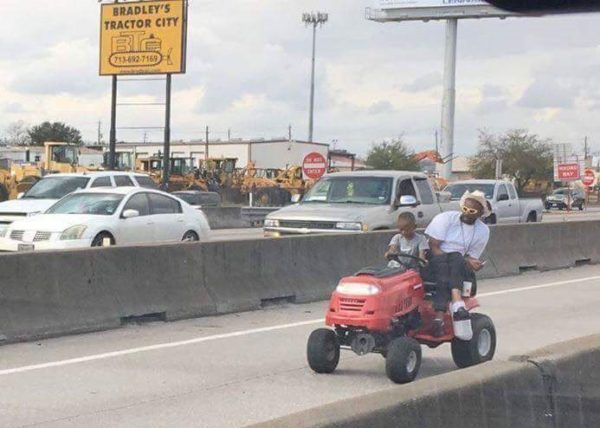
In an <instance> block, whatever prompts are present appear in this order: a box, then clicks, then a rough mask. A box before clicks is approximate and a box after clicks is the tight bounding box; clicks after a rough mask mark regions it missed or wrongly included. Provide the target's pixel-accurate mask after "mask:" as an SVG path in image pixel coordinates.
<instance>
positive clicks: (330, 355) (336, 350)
mask: <svg viewBox="0 0 600 428" xmlns="http://www.w3.org/2000/svg"><path fill="white" fill-rule="evenodd" d="M306 356H307V358H308V365H309V366H310V368H311V369H313V370H314V371H315V372H317V373H333V371H334V370H335V369H336V367H337V365H338V362H339V361H340V344H339V342H338V338H337V335H336V334H335V332H334V331H333V330H329V329H327V328H319V329H317V330H315V331H313V332H312V333H311V334H310V336H309V338H308V344H307V346H306Z"/></svg>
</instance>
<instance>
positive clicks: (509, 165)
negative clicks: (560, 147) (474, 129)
mask: <svg viewBox="0 0 600 428" xmlns="http://www.w3.org/2000/svg"><path fill="white" fill-rule="evenodd" d="M497 159H501V160H502V173H503V174H506V175H509V176H510V177H512V178H514V180H515V186H516V187H517V190H518V191H522V190H523V189H524V188H525V187H526V186H527V185H528V184H529V183H530V182H531V181H532V180H550V181H551V180H552V173H553V172H552V168H553V165H552V163H553V154H552V145H551V141H550V140H542V139H541V138H540V137H539V136H537V135H535V134H530V133H529V132H528V131H527V130H524V129H513V130H510V131H508V132H506V133H505V134H500V135H494V134H489V133H487V132H485V131H480V132H479V151H478V152H477V155H475V156H473V157H471V158H470V159H469V165H470V169H471V174H473V176H474V177H476V178H495V175H496V160H497Z"/></svg>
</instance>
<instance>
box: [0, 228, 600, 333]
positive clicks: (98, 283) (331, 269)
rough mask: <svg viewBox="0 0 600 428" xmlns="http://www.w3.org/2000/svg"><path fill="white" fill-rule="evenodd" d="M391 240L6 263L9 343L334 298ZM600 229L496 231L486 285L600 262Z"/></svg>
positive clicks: (2, 297)
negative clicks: (342, 283) (348, 278)
mask: <svg viewBox="0 0 600 428" xmlns="http://www.w3.org/2000/svg"><path fill="white" fill-rule="evenodd" d="M391 235H392V233H391V232H377V233H368V234H352V235H320V236H317V235H311V236H298V237H286V238H280V239H261V240H246V241H222V242H206V243H186V244H177V245H160V246H143V247H141V246H140V247H114V248H107V249H89V250H78V251H63V252H46V253H42V252H39V253H27V254H25V253H22V254H6V255H0V338H3V339H4V340H5V341H7V342H12V341H19V340H30V339H34V338H38V337H48V336H55V335H61V334H67V333H74V332H83V331H90V330H100V329H106V328H112V327H117V326H119V325H121V324H122V323H126V322H128V321H130V320H132V319H135V318H136V317H145V318H147V319H164V320H174V319H181V318H189V317H197V316H204V315H213V314H220V313H228V312H237V311H245V310H252V309H258V308H261V307H263V306H266V305H269V304H272V303H279V302H308V301H315V300H320V299H326V298H328V297H329V295H330V293H331V291H332V290H333V289H334V288H335V286H336V284H337V282H338V281H339V279H340V278H341V277H342V276H345V275H349V274H352V273H354V272H356V271H357V270H359V269H360V268H362V267H365V266H369V265H374V264H378V263H382V261H383V260H382V255H383V252H384V250H385V248H386V247H387V244H388V242H389V239H390V237H391ZM598 242H600V222H579V223H576V222H569V223H561V224H527V225H513V226H497V227H493V228H492V234H491V240H490V244H489V246H488V250H487V251H486V254H484V256H483V258H484V259H486V260H488V263H487V264H486V266H485V268H484V269H483V271H482V272H481V273H480V275H479V277H480V278H490V277H498V276H505V275H511V274H518V273H519V272H522V271H526V270H529V269H539V270H543V269H558V268H565V267H569V266H576V265H577V264H581V263H598V262H600V250H599V249H598V245H597V243H598Z"/></svg>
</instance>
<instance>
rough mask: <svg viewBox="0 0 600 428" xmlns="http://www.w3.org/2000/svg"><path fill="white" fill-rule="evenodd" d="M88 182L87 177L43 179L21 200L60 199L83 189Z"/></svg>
mask: <svg viewBox="0 0 600 428" xmlns="http://www.w3.org/2000/svg"><path fill="white" fill-rule="evenodd" d="M88 181H90V179H89V177H44V178H43V179H41V180H40V181H38V182H37V183H35V184H34V185H33V186H32V187H31V189H29V190H28V191H27V193H25V195H23V198H22V199H61V198H62V197H64V196H66V195H68V194H69V193H71V192H74V191H75V190H77V189H83V188H85V186H86V185H87V183H88Z"/></svg>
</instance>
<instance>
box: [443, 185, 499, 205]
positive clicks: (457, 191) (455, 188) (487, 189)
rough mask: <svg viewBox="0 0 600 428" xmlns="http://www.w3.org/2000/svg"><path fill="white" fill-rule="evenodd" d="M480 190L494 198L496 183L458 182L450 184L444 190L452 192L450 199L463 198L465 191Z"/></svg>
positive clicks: (487, 196) (488, 197)
mask: <svg viewBox="0 0 600 428" xmlns="http://www.w3.org/2000/svg"><path fill="white" fill-rule="evenodd" d="M475 190H479V191H480V192H483V193H484V194H485V197H486V199H492V198H493V197H494V185H493V184H480V183H460V184H459V183H457V184H450V185H449V186H447V187H446V188H445V189H444V191H445V192H449V193H450V195H451V196H450V199H452V200H454V201H455V200H458V199H460V198H462V195H464V194H465V192H467V191H469V192H474V191H475Z"/></svg>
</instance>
